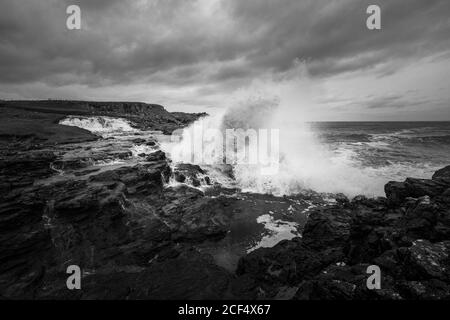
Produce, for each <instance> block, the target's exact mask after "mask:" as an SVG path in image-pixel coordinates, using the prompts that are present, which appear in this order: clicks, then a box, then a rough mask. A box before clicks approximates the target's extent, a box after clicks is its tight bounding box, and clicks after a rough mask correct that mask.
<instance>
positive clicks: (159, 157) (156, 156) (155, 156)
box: [147, 150, 166, 162]
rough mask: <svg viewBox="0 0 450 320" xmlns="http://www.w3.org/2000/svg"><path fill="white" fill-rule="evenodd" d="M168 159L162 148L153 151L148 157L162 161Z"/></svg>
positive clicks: (148, 159) (150, 159)
mask: <svg viewBox="0 0 450 320" xmlns="http://www.w3.org/2000/svg"><path fill="white" fill-rule="evenodd" d="M165 159H166V154H165V153H164V152H162V151H161V150H158V151H156V152H153V153H152V154H150V155H149V156H148V157H147V161H149V162H151V161H162V160H165Z"/></svg>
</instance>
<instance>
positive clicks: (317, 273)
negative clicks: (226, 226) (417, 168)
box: [237, 166, 450, 300]
mask: <svg viewBox="0 0 450 320" xmlns="http://www.w3.org/2000/svg"><path fill="white" fill-rule="evenodd" d="M385 191H386V198H383V197H380V198H377V199H368V198H366V197H364V196H358V197H355V198H354V199H353V200H351V201H339V202H338V204H337V205H335V206H333V207H329V208H325V209H320V210H316V211H314V212H313V213H311V215H310V216H309V219H308V221H307V224H306V226H305V230H304V232H303V237H302V238H295V239H293V240H289V241H283V242H280V243H279V244H277V245H276V246H275V247H273V248H268V249H258V250H255V251H254V252H252V253H250V254H249V255H247V256H245V257H243V258H242V259H241V260H240V261H239V266H238V270H237V274H238V276H239V277H240V278H241V279H245V280H246V282H245V283H246V284H247V287H252V288H254V290H253V291H251V292H249V291H247V292H246V294H247V296H248V297H252V298H276V299H313V300H315V299H328V300H329V299H449V298H450V166H447V167H445V168H443V169H441V170H438V171H437V172H436V173H435V174H434V175H433V177H432V179H414V178H407V179H406V180H405V181H404V182H389V183H387V184H386V186H385ZM370 265H377V266H378V267H379V268H380V271H381V289H375V290H369V289H368V288H367V285H366V281H367V278H368V277H369V276H370V274H368V273H367V267H368V266H370ZM242 283H244V282H243V281H242Z"/></svg>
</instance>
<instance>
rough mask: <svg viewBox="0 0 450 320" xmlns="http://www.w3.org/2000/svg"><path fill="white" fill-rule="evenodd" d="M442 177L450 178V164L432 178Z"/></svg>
mask: <svg viewBox="0 0 450 320" xmlns="http://www.w3.org/2000/svg"><path fill="white" fill-rule="evenodd" d="M440 178H450V166H446V167H445V168H442V169H439V170H438V171H436V172H435V173H434V174H433V177H432V179H433V180H438V179H440Z"/></svg>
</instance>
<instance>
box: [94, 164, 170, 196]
mask: <svg viewBox="0 0 450 320" xmlns="http://www.w3.org/2000/svg"><path fill="white" fill-rule="evenodd" d="M169 176H170V167H169V166H168V164H167V163H166V162H165V161H161V162H156V163H152V164H146V165H141V164H139V165H136V166H134V167H121V168H118V169H115V170H110V171H105V172H102V173H100V174H98V175H95V176H91V177H90V181H92V182H107V181H120V182H122V183H124V184H125V186H126V187H127V194H131V195H139V194H142V195H145V194H150V193H153V192H160V191H161V188H162V187H163V183H164V182H165V181H167V179H168V177H169Z"/></svg>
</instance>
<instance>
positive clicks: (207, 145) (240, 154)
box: [171, 123, 280, 175]
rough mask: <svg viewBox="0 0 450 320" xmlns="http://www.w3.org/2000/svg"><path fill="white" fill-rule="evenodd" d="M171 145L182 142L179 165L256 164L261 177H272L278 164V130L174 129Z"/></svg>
mask: <svg viewBox="0 0 450 320" xmlns="http://www.w3.org/2000/svg"><path fill="white" fill-rule="evenodd" d="M171 141H172V142H182V144H183V148H182V151H183V152H182V153H181V155H180V156H181V159H180V158H178V159H177V160H181V161H182V162H186V163H194V164H206V165H214V164H231V165H236V164H238V165H255V166H257V168H258V169H259V170H260V172H261V174H262V175H274V174H276V173H277V172H278V169H279V163H280V133H279V130H278V129H258V130H256V129H225V130H219V129H214V128H204V127H203V125H202V124H201V123H200V124H195V125H193V126H192V127H190V128H189V129H184V130H176V131H175V132H174V133H173V134H172V136H171Z"/></svg>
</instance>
